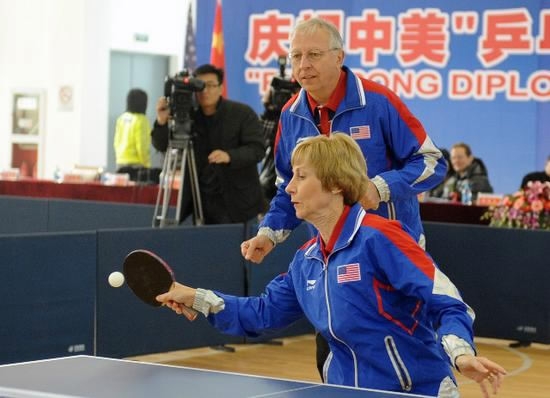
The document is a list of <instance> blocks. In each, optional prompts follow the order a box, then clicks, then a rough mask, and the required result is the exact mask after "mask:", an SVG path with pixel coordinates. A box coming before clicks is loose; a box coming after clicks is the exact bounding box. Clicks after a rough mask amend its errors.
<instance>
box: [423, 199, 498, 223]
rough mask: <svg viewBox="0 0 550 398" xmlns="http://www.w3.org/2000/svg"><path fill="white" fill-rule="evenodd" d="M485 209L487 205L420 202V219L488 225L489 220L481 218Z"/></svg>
mask: <svg viewBox="0 0 550 398" xmlns="http://www.w3.org/2000/svg"><path fill="white" fill-rule="evenodd" d="M487 209H488V207H487V206H476V205H471V206H466V205H463V204H461V203H450V202H420V218H421V219H422V221H435V222H447V223H456V224H478V225H488V224H489V220H482V219H481V216H482V215H483V214H484V213H485V212H486V211H487Z"/></svg>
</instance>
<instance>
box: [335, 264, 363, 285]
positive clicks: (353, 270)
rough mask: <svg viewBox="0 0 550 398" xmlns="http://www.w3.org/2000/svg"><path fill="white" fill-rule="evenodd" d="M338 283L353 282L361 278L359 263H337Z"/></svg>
mask: <svg viewBox="0 0 550 398" xmlns="http://www.w3.org/2000/svg"><path fill="white" fill-rule="evenodd" d="M336 274H337V275H338V283H346V282H355V281H360V280H361V269H360V268H359V263H355V264H346V265H339V266H338V268H336Z"/></svg>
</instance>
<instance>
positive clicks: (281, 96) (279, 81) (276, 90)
mask: <svg viewBox="0 0 550 398" xmlns="http://www.w3.org/2000/svg"><path fill="white" fill-rule="evenodd" d="M278 62H279V76H273V79H271V87H272V88H273V90H271V105H272V106H273V108H274V109H275V110H278V111H279V112H280V111H281V109H282V108H283V106H284V105H285V104H286V102H287V101H288V100H289V99H290V97H292V96H293V95H294V93H296V92H297V91H298V90H300V85H299V84H298V82H297V81H296V80H294V79H287V78H286V77H285V69H286V57H285V56H284V55H281V56H279V60H278Z"/></svg>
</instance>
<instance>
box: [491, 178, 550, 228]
mask: <svg viewBox="0 0 550 398" xmlns="http://www.w3.org/2000/svg"><path fill="white" fill-rule="evenodd" d="M482 219H485V220H487V219H488V220H490V222H489V226H492V227H508V228H522V229H544V230H550V182H544V183H543V182H540V181H530V182H529V183H527V187H526V188H525V189H522V190H519V191H517V192H516V193H514V194H511V195H506V196H504V198H503V199H502V201H501V202H500V204H499V205H497V206H491V207H490V208H489V210H488V211H487V212H486V213H485V214H484V215H483V216H482Z"/></svg>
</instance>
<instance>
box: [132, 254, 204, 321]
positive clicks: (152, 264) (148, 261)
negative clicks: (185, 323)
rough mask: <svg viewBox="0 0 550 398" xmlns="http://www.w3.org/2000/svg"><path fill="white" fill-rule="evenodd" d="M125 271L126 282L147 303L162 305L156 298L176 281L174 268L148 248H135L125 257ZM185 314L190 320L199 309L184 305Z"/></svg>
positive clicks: (195, 315) (193, 318) (156, 305)
mask: <svg viewBox="0 0 550 398" xmlns="http://www.w3.org/2000/svg"><path fill="white" fill-rule="evenodd" d="M123 273H124V279H126V283H127V284H128V286H129V287H130V289H131V290H132V291H133V292H134V294H135V295H136V296H137V297H138V298H140V299H141V300H142V301H144V302H145V303H147V304H149V305H152V306H154V307H160V306H161V305H162V303H160V302H158V301H157V300H156V297H157V296H158V295H159V294H162V293H166V292H167V291H169V290H170V289H171V288H172V287H173V286H174V283H175V276H174V272H173V271H172V268H170V266H169V265H168V264H167V263H166V262H165V261H164V260H163V259H162V258H160V257H159V256H157V255H156V254H155V253H153V252H150V251H148V250H134V251H132V252H130V253H129V254H128V255H127V256H126V258H125V259H124V264H123ZM182 311H183V315H185V316H186V317H187V319H189V320H190V321H194V320H195V318H196V317H197V314H198V313H197V311H195V310H194V309H192V308H189V307H186V306H182Z"/></svg>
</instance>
